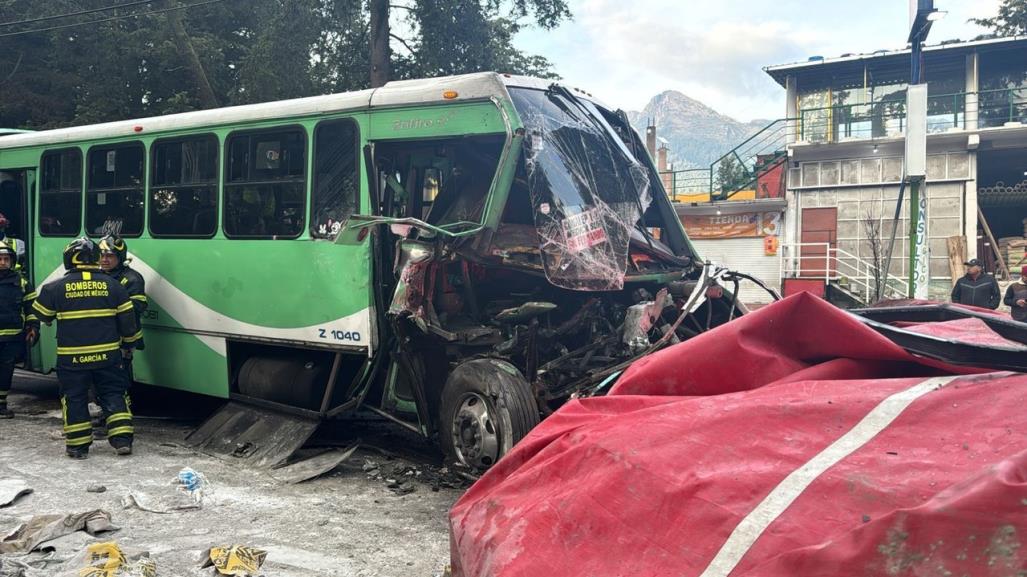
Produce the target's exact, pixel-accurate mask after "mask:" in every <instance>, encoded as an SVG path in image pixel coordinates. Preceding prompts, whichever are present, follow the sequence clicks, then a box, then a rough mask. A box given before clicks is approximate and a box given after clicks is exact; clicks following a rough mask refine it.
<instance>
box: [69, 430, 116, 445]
mask: <svg viewBox="0 0 1027 577" xmlns="http://www.w3.org/2000/svg"><path fill="white" fill-rule="evenodd" d="M107 434H108V435H109V434H110V433H107ZM92 442H93V436H92V435H89V436H87V437H82V438H81V439H65V440H64V445H65V446H67V447H77V446H79V445H88V444H90V443H92Z"/></svg>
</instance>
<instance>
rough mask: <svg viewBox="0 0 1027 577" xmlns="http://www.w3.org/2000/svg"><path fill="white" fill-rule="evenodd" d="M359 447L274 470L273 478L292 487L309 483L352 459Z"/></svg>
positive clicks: (332, 452) (354, 446)
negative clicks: (305, 482)
mask: <svg viewBox="0 0 1027 577" xmlns="http://www.w3.org/2000/svg"><path fill="white" fill-rule="evenodd" d="M359 446H360V445H358V444H354V445H353V446H352V447H350V448H348V449H334V450H330V451H326V452H324V453H320V454H318V455H315V456H313V457H310V458H308V459H304V460H302V461H298V462H296V463H292V464H291V465H286V466H285V467H282V468H280V469H274V470H272V471H271V477H273V478H274V479H275V480H276V481H281V482H283V483H288V484H290V485H292V484H296V483H302V482H303V481H309V480H310V479H313V478H315V477H320V476H321V475H324V474H325V473H328V472H329V471H331V470H333V469H335V468H336V467H338V466H339V465H340V464H341V463H342V462H344V461H345V460H346V459H349V458H350V457H352V456H353V453H354V452H356V450H357V448H358V447H359Z"/></svg>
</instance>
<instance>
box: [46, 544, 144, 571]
mask: <svg viewBox="0 0 1027 577" xmlns="http://www.w3.org/2000/svg"><path fill="white" fill-rule="evenodd" d="M67 566H69V567H77V568H78V569H69V570H67V571H65V572H64V573H61V575H60V577H157V564H156V563H155V562H154V561H153V560H152V559H150V554H149V553H148V552H146V551H135V550H131V549H122V548H121V547H120V546H118V544H117V543H116V542H114V541H106V542H102V543H90V544H89V545H87V546H86V548H85V550H83V551H82V552H81V553H79V554H78V555H77V556H76V557H74V558H72V560H70V561H69V562H68V563H67Z"/></svg>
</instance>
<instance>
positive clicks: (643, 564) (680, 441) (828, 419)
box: [450, 294, 1027, 577]
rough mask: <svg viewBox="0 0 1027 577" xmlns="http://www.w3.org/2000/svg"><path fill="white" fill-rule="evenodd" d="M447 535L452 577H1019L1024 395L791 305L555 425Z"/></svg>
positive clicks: (1025, 388)
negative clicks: (910, 576)
mask: <svg viewBox="0 0 1027 577" xmlns="http://www.w3.org/2000/svg"><path fill="white" fill-rule="evenodd" d="M966 328H967V330H969V331H977V330H988V329H987V327H986V326H984V325H983V324H975V323H966ZM965 338H967V339H968V341H974V342H992V341H993V339H994V338H995V337H994V335H983V334H967V335H965ZM968 373H977V374H968ZM450 526H451V549H452V565H453V572H454V575H457V576H475V577H478V576H483V577H484V576H489V577H493V576H494V577H514V576H518V577H519V576H539V575H542V576H546V577H558V576H565V575H583V576H595V577H599V576H614V575H625V576H627V575H631V576H636V575H637V576H648V575H653V576H657V575H659V576H663V575H668V576H669V575H674V576H680V577H689V576H702V577H714V576H728V575H731V576H735V577H741V576H747V577H748V576H752V577H755V576H760V577H785V576H789V577H791V576H796V575H803V576H820V575H823V576H828V575H831V576H837V575H846V576H849V575H853V576H864V575H866V576H869V575H917V576H922V575H954V576H960V575H970V576H978V575H980V576H999V575H1010V576H1014V575H1022V574H1023V573H1022V572H1024V571H1027V546H1025V544H1024V540H1025V539H1027V375H1021V374H1015V373H983V374H982V373H981V372H980V371H979V370H977V371H975V370H973V369H967V368H965V367H963V368H957V367H951V366H946V365H945V364H944V363H941V362H938V361H930V360H925V359H920V358H916V357H913V356H911V355H910V354H908V353H906V352H905V351H904V350H903V349H901V348H899V347H897V346H896V345H894V344H893V343H891V342H890V341H888V340H887V339H885V338H884V337H882V336H880V335H879V334H877V333H876V332H874V331H873V330H871V329H869V328H867V327H866V326H864V325H863V324H861V323H859V322H858V321H857V320H855V319H854V318H853V317H851V316H850V315H848V314H847V313H844V312H842V311H839V310H837V309H834V308H833V307H831V306H830V305H827V304H826V303H824V302H823V301H820V300H819V299H816V298H813V297H809V296H807V295H802V294H800V295H796V296H794V297H791V298H789V299H786V300H784V301H781V302H779V303H776V304H775V305H772V306H770V307H766V308H764V309H761V310H760V311H757V312H756V313H754V314H752V315H748V316H746V317H744V318H742V319H740V320H738V321H736V322H733V323H730V324H728V325H725V326H724V327H721V328H718V329H716V330H714V331H711V332H709V333H706V334H704V335H701V336H700V337H697V338H695V339H692V340H690V341H687V342H685V343H682V344H680V345H677V346H674V347H671V348H668V349H665V350H663V351H661V352H659V353H657V354H655V355H652V356H650V357H648V358H646V359H644V360H643V361H640V362H638V363H636V364H635V365H633V366H632V367H631V369H629V371H627V373H626V374H625V375H624V376H623V377H622V378H621V380H620V381H619V383H618V384H617V386H616V387H615V389H614V390H613V391H612V392H611V394H610V395H609V396H607V397H599V398H591V399H583V400H578V401H572V402H570V403H568V404H567V405H565V406H564V407H562V408H561V409H560V410H559V411H557V412H556V413H555V414H554V415H553V416H551V417H549V418H548V419H546V420H545V421H544V422H543V423H542V424H541V425H540V426H539V427H537V428H536V429H535V430H534V431H532V433H531V434H530V435H529V436H528V437H527V438H525V439H524V440H523V441H522V442H521V443H520V444H519V445H518V446H517V447H516V448H515V449H514V451H513V452H511V453H510V454H509V455H508V456H507V457H506V458H504V459H503V460H502V461H500V462H499V463H498V464H497V465H496V466H495V467H494V468H493V469H491V470H490V471H489V472H488V473H487V474H486V475H485V476H484V477H483V478H482V479H481V480H480V481H479V482H478V483H476V484H475V485H474V486H473V487H471V489H470V490H469V491H468V492H467V493H466V494H465V495H464V496H463V497H462V498H461V499H460V500H459V501H458V502H457V503H456V505H454V507H453V509H452V512H451V515H450Z"/></svg>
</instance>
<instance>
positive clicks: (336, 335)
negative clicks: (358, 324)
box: [317, 329, 360, 343]
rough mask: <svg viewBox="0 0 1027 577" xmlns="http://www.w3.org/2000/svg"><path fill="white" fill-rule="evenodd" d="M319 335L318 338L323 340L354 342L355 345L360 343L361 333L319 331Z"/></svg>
mask: <svg viewBox="0 0 1027 577" xmlns="http://www.w3.org/2000/svg"><path fill="white" fill-rule="evenodd" d="M317 333H318V336H319V337H321V338H322V339H328V340H333V341H352V342H354V343H359V342H360V333H359V332H357V331H337V330H329V329H317Z"/></svg>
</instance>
